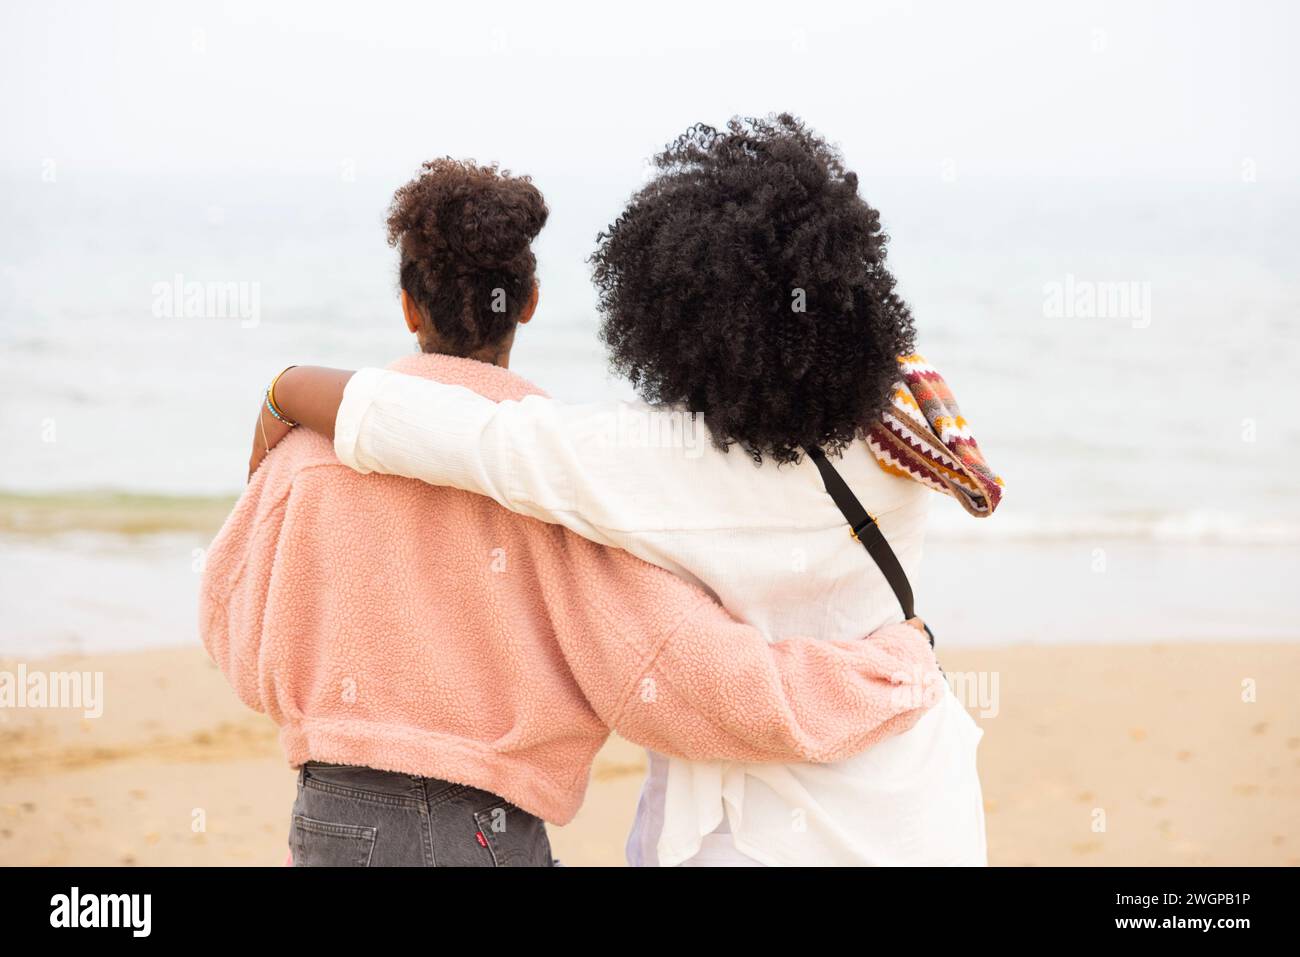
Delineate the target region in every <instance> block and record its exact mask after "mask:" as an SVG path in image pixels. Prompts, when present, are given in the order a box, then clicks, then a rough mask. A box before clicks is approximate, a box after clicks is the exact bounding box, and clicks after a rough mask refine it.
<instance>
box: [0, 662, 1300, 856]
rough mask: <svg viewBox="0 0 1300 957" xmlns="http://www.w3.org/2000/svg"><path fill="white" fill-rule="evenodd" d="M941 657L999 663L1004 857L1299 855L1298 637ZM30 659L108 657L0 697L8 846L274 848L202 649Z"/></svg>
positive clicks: (993, 721)
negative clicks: (97, 680) (80, 701)
mask: <svg viewBox="0 0 1300 957" xmlns="http://www.w3.org/2000/svg"><path fill="white" fill-rule="evenodd" d="M943 663H944V666H945V668H946V670H947V671H948V673H949V674H950V675H957V674H960V673H963V672H987V673H989V674H996V676H997V688H998V695H997V713H996V715H985V716H980V714H979V713H978V709H976V710H975V711H973V713H975V714H976V718H977V720H979V722H980V724H981V725H982V726H983V727H984V729H985V732H986V735H985V738H984V742H983V744H982V745H981V753H980V754H981V759H980V764H981V774H982V778H983V783H984V793H985V805H986V809H987V814H988V836H989V856H990V862H991V863H992V864H995V865H997V864H1001V865H1024V864H1029V865H1054V864H1086V865H1092V864H1118V865H1137V864H1173V865H1206V864H1239V865H1266V864H1273V865H1297V864H1300V828H1298V827H1297V823H1298V822H1297V818H1296V816H1295V813H1294V809H1295V807H1296V802H1297V800H1300V712H1297V710H1296V709H1295V708H1294V706H1293V705H1292V704H1291V703H1290V702H1291V701H1292V689H1293V688H1294V687H1295V685H1296V683H1297V681H1300V645H1296V644H1219V645H1207V644H1182V645H1177V646H1175V645H1163V644H1154V645H1125V646H1089V647H1083V646H1057V647H1042V646H1018V647H1007V648H999V649H985V650H980V649H961V650H960V651H952V652H949V653H946V654H945V655H944V656H943ZM18 664H19V662H17V661H12V660H11V661H0V671H6V670H7V671H10V672H14V671H15V670H16V669H17V667H18ZM25 665H26V667H27V669H28V671H29V673H30V672H32V671H37V670H41V671H45V672H58V671H82V672H86V671H89V672H103V675H104V679H103V680H104V707H103V715H102V716H101V717H98V718H86V717H84V716H83V714H82V713H81V712H80V711H72V710H56V709H48V708H30V707H29V708H22V709H15V708H3V709H0V864H6V865H13V864H36V865H52V864H77V865H145V864H159V865H227V864H243V865H277V864H279V863H281V862H282V860H283V858H284V851H285V839H286V834H287V828H288V824H287V821H288V811H289V806H290V804H291V802H292V800H293V795H294V775H293V772H292V771H290V770H289V769H288V768H287V767H286V765H285V764H284V761H283V759H282V758H281V757H280V754H279V748H278V744H277V741H276V731H275V728H274V726H273V725H272V724H271V723H270V721H268V720H267V719H266V718H264V717H263V716H261V715H257V714H254V713H252V712H249V711H248V710H247V709H245V708H244V707H243V706H242V705H241V704H240V703H239V702H238V701H237V700H236V699H235V697H234V695H233V694H232V693H231V692H230V690H229V689H228V688H227V686H226V684H225V681H224V679H223V678H222V676H221V674H220V673H219V672H218V671H217V669H216V668H215V667H214V666H213V665H212V664H211V663H210V662H209V661H208V660H207V657H206V655H205V654H204V652H203V651H202V650H201V649H199V648H196V647H185V648H175V649H163V650H151V651H142V652H132V653H124V654H114V655H100V656H91V657H63V658H52V659H48V660H45V661H26V662H25ZM1243 697H1244V698H1245V699H1247V700H1243ZM1251 698H1253V700H1249V699H1251ZM644 769H645V762H644V758H643V755H642V752H641V750H640V749H639V748H637V747H635V746H633V745H631V744H629V743H628V742H626V741H622V740H617V739H615V740H611V741H610V742H609V743H608V744H607V745H606V747H605V748H604V749H603V750H602V751H601V753H600V755H599V756H598V757H597V760H596V763H595V766H594V768H593V770H592V777H591V786H590V789H589V790H588V793H587V800H586V804H585V805H584V807H583V809H582V811H581V812H580V814H579V815H578V817H577V818H576V819H575V820H574V821H573V822H572V823H571V824H569V825H568V826H566V827H563V828H552V843H553V845H554V848H555V852H556V854H557V856H558V857H559V858H560V859H561V860H563V861H564V862H565V863H566V864H569V865H620V864H622V863H623V853H622V847H623V839H624V837H625V835H626V833H627V828H628V825H629V823H630V821H631V817H632V813H633V809H634V806H635V802H636V795H637V791H638V787H639V784H640V780H641V776H642V774H643V772H644Z"/></svg>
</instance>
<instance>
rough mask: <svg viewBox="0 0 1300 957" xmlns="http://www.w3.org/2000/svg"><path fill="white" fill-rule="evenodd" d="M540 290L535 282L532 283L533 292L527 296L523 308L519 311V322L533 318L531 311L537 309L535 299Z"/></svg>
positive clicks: (533, 311) (538, 295)
mask: <svg viewBox="0 0 1300 957" xmlns="http://www.w3.org/2000/svg"><path fill="white" fill-rule="evenodd" d="M540 294H541V290H540V289H539V288H538V285H537V283H533V294H532V295H531V296H529V297H528V302H527V303H526V304H525V305H524V308H523V310H522V311H521V312H520V313H519V322H520V323H521V324H522V323H525V322H527V321H528V320H529V319H531V318H533V313H535V312H536V311H537V300H538V298H539V297H540Z"/></svg>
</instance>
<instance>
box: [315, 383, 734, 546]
mask: <svg viewBox="0 0 1300 957" xmlns="http://www.w3.org/2000/svg"><path fill="white" fill-rule="evenodd" d="M686 418H687V414H685V413H681V412H677V411H673V410H671V409H661V408H658V407H655V406H649V405H645V404H642V403H624V402H601V403H564V402H558V401H556V400H554V399H550V398H547V397H545V396H529V397H527V398H525V399H523V400H520V401H504V402H495V401H493V400H491V399H487V398H484V397H483V396H481V395H479V394H477V393H475V392H473V391H471V390H469V389H466V388H463V387H461V386H456V385H448V384H446V383H441V382H436V381H434V380H431V379H424V378H420V377H417V376H408V375H402V374H400V373H396V372H391V371H389V370H382V369H362V370H361V371H359V372H357V373H356V374H355V375H354V376H353V377H352V379H351V381H350V382H349V383H348V385H347V387H346V389H345V390H344V394H343V401H342V404H341V405H340V407H339V412H338V417H337V419H336V422H335V429H334V451H335V454H336V455H337V456H338V458H339V460H340V461H341V462H343V464H344V465H347V466H348V467H349V468H352V469H355V470H356V471H358V472H381V473H384V474H387V475H401V476H405V477H407V478H413V479H419V480H420V481H422V482H428V483H429V484H431V485H446V486H451V487H452V488H458V489H461V490H462V491H466V492H473V493H475V494H478V495H486V496H488V497H489V498H491V499H493V500H494V501H496V502H497V503H498V504H500V505H502V506H504V507H505V508H508V509H510V510H511V511H513V512H518V513H520V514H523V515H527V516H529V517H531V518H536V519H539V520H541V521H544V522H548V523H550V524H553V525H563V526H565V527H566V528H569V529H571V530H572V531H575V532H577V533H578V534H579V535H582V536H583V537H584V538H587V539H589V540H591V541H595V542H598V543H600V544H602V545H614V546H618V547H623V548H629V549H631V550H632V551H634V552H636V551H637V549H636V546H635V543H634V542H631V541H629V538H628V536H626V535H619V534H615V533H616V532H627V531H646V530H649V529H648V527H647V525H648V524H649V525H653V524H654V523H655V522H657V521H665V520H666V519H665V518H664V517H665V516H667V517H671V516H672V515H673V514H674V511H675V510H674V509H673V507H672V503H673V502H674V501H679V500H680V497H681V494H682V486H683V483H685V482H688V481H690V479H689V477H688V475H687V474H684V472H683V470H682V468H681V465H682V460H683V458H688V461H689V453H690V452H691V451H692V450H691V449H687V450H685V453H684V452H683V449H681V448H680V447H674V446H672V445H671V444H669V443H664V444H658V445H656V444H652V443H646V442H641V443H637V442H627V441H620V439H619V438H618V430H619V429H627V428H632V427H634V428H637V429H642V430H646V431H647V433H649V432H650V430H654V432H653V434H663V435H671V434H679V433H682V432H683V424H682V423H683V422H684V421H686ZM629 423H631V425H629ZM673 430H676V433H674V432H673ZM703 435H704V433H703V427H702V425H701V426H700V427H699V429H698V432H694V431H692V434H691V435H689V436H687V439H688V440H689V441H696V442H698V441H703V442H707V441H708V440H707V438H701V436H703ZM641 557H643V558H646V557H650V556H647V555H644V554H643V555H642V556H641Z"/></svg>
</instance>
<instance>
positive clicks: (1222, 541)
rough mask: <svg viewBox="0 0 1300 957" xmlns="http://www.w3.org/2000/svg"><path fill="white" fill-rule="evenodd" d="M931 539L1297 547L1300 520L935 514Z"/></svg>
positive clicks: (1197, 513) (1195, 514)
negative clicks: (979, 518)
mask: <svg viewBox="0 0 1300 957" xmlns="http://www.w3.org/2000/svg"><path fill="white" fill-rule="evenodd" d="M928 537H929V539H930V540H931V541H936V542H944V541H947V542H981V541H990V540H992V541H1005V542H1030V543H1032V542H1044V543H1046V542H1089V541H1127V542H1146V543H1150V544H1155V545H1238V546H1240V545H1248V546H1281V547H1285V546H1295V545H1300V519H1264V518H1259V517H1256V516H1248V515H1242V514H1237V513H1232V512H1223V511H1215V510H1210V509H1192V510H1187V511H1180V512H1148V513H1134V512H1113V513H1105V512H1102V513H1069V514H1043V513H1039V514H1035V513H1032V512H1029V513H1012V514H1001V513H1000V514H998V515H995V516H993V517H991V518H990V519H988V520H986V521H980V522H973V521H971V519H970V517H969V516H967V515H964V514H954V513H942V514H940V513H938V512H936V513H935V514H934V515H933V517H932V521H931V525H930V531H929V536H928Z"/></svg>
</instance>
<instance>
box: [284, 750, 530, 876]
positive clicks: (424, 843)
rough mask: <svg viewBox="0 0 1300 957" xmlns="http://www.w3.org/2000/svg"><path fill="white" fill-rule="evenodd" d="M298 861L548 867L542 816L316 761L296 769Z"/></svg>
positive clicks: (433, 781)
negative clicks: (538, 816)
mask: <svg viewBox="0 0 1300 957" xmlns="http://www.w3.org/2000/svg"><path fill="white" fill-rule="evenodd" d="M289 847H290V848H291V850H292V851H293V864H294V866H295V867H550V866H551V865H552V864H553V863H554V862H553V861H552V859H551V844H550V841H549V840H548V839H547V837H546V825H545V824H544V823H543V822H542V820H541V819H540V818H537V817H534V816H533V815H531V814H529V813H528V812H527V811H524V810H522V809H521V808H518V807H516V806H515V805H513V804H511V803H510V802H509V801H507V800H505V799H504V798H500V797H497V796H496V795H495V794H489V793H488V792H487V791H480V790H478V789H477V788H472V787H467V786H466V785H463V784H452V783H451V782H449V781H440V780H438V779H437V778H420V777H413V776H412V775H409V774H397V773H395V772H392V771H376V770H374V769H373V768H361V767H350V766H343V765H334V764H318V763H316V762H314V761H309V762H308V763H307V764H304V765H303V766H302V768H301V769H300V770H299V771H298V799H297V800H296V801H295V802H294V805H293V829H292V830H291V831H290V833H289Z"/></svg>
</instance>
